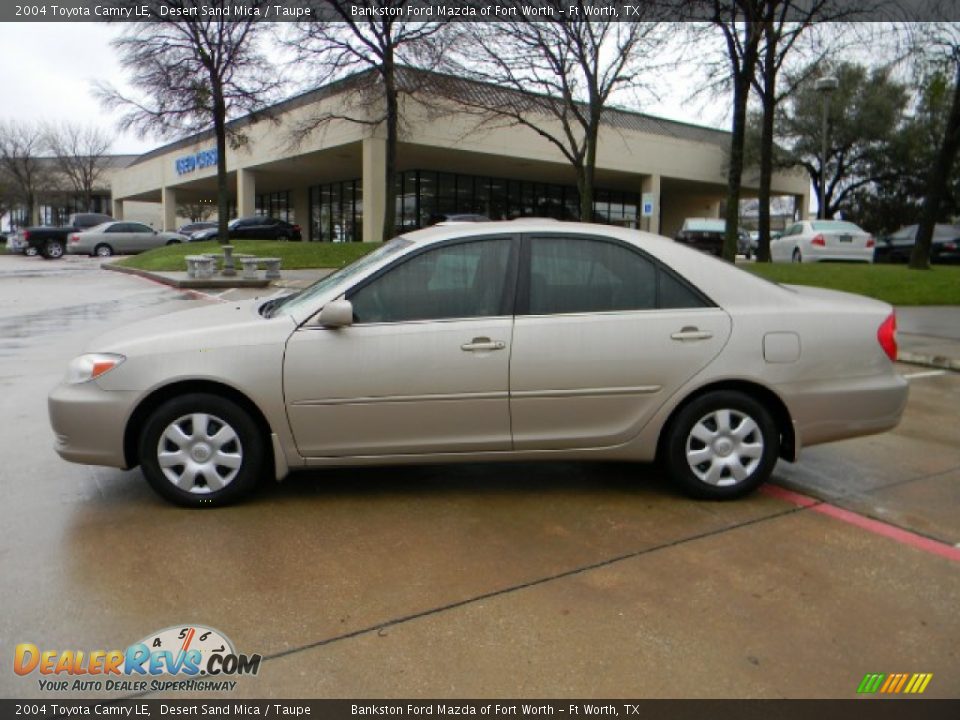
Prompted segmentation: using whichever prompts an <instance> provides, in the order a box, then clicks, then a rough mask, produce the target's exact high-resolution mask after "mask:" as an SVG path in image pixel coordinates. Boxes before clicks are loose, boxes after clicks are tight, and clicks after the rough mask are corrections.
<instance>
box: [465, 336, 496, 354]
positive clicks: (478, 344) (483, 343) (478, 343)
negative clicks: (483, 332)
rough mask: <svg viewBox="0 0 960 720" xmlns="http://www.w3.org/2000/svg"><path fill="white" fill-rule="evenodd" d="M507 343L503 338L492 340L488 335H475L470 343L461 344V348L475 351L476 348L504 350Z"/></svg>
mask: <svg viewBox="0 0 960 720" xmlns="http://www.w3.org/2000/svg"><path fill="white" fill-rule="evenodd" d="M506 346H507V344H506V343H505V342H503V341H502V340H491V339H490V338H488V337H475V338H474V339H473V340H471V341H470V342H468V343H464V344H463V345H461V346H460V349H461V350H464V351H466V352H473V351H476V350H503V349H504V348H505V347H506Z"/></svg>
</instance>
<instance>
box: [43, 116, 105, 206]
mask: <svg viewBox="0 0 960 720" xmlns="http://www.w3.org/2000/svg"><path fill="white" fill-rule="evenodd" d="M45 134H46V144H47V148H48V149H49V150H50V152H51V153H53V157H54V159H55V160H56V163H57V170H59V171H60V173H61V174H62V175H63V176H64V177H66V178H67V180H68V181H69V183H70V184H71V185H72V186H73V190H74V192H76V194H77V195H78V196H79V197H80V199H81V200H82V201H83V207H84V208H85V209H86V210H87V211H92V210H93V191H94V190H95V189H96V188H97V186H98V183H100V181H101V180H102V178H103V173H104V171H105V170H106V169H107V167H108V165H109V159H108V158H107V156H106V155H107V152H108V151H109V150H110V146H111V145H112V144H113V139H112V137H111V136H110V134H109V133H107V132H106V131H104V130H102V129H101V128H98V127H95V126H93V125H80V124H76V123H61V124H52V125H48V126H47V127H46V130H45Z"/></svg>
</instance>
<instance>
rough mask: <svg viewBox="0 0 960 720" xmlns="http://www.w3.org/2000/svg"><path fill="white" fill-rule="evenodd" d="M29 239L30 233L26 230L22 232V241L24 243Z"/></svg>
mask: <svg viewBox="0 0 960 720" xmlns="http://www.w3.org/2000/svg"><path fill="white" fill-rule="evenodd" d="M29 239H30V233H29V232H27V231H26V230H24V231H23V241H24V242H26V241H27V240H29Z"/></svg>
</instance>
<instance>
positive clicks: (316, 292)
mask: <svg viewBox="0 0 960 720" xmlns="http://www.w3.org/2000/svg"><path fill="white" fill-rule="evenodd" d="M412 244H413V242H412V241H410V240H405V239H404V238H394V239H393V240H390V241H389V242H386V243H384V244H383V245H381V246H380V247H379V248H377V249H376V250H374V251H373V252H372V253H369V254H367V255H364V256H363V257H362V258H360V259H359V260H355V261H354V262H352V263H350V264H349V265H347V266H345V267H342V268H340V269H339V270H337V271H336V272H334V273H332V274H330V275H327V277H325V278H323V279H321V280H318V281H317V282H315V283H314V284H313V285H311V286H310V287H308V288H305V289H304V290H301V291H300V292H298V293H294V294H293V295H287V296H286V297H285V298H281V299H279V300H273V301H271V302H270V304H269V305H268V306H267V307H266V308H265V309H261V312H263V313H264V315H265V316H266V317H273V316H275V315H277V314H278V313H284V314H287V315H289V314H291V313H294V312H296V311H297V310H300V309H302V308H304V307H306V306H309V305H311V304H312V303H313V301H314V300H315V299H316V298H317V297H319V296H320V295H322V294H323V293H325V292H326V291H327V290H329V289H330V288H332V287H334V286H335V285H337V284H338V283H341V282H343V281H345V280H348V279H349V278H351V277H353V276H354V275H359V274H361V273H362V272H363V271H364V270H366V269H367V268H369V267H371V266H373V265H376V264H377V263H379V262H380V261H381V260H383V259H384V258H388V257H390V256H391V255H396V254H397V253H399V252H400V251H401V250H404V249H406V248H408V247H410V245H412Z"/></svg>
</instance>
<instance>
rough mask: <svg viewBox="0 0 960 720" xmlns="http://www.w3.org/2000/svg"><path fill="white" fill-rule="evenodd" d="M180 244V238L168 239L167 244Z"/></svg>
mask: <svg viewBox="0 0 960 720" xmlns="http://www.w3.org/2000/svg"><path fill="white" fill-rule="evenodd" d="M179 244H180V241H179V240H167V246H170V245H179Z"/></svg>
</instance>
